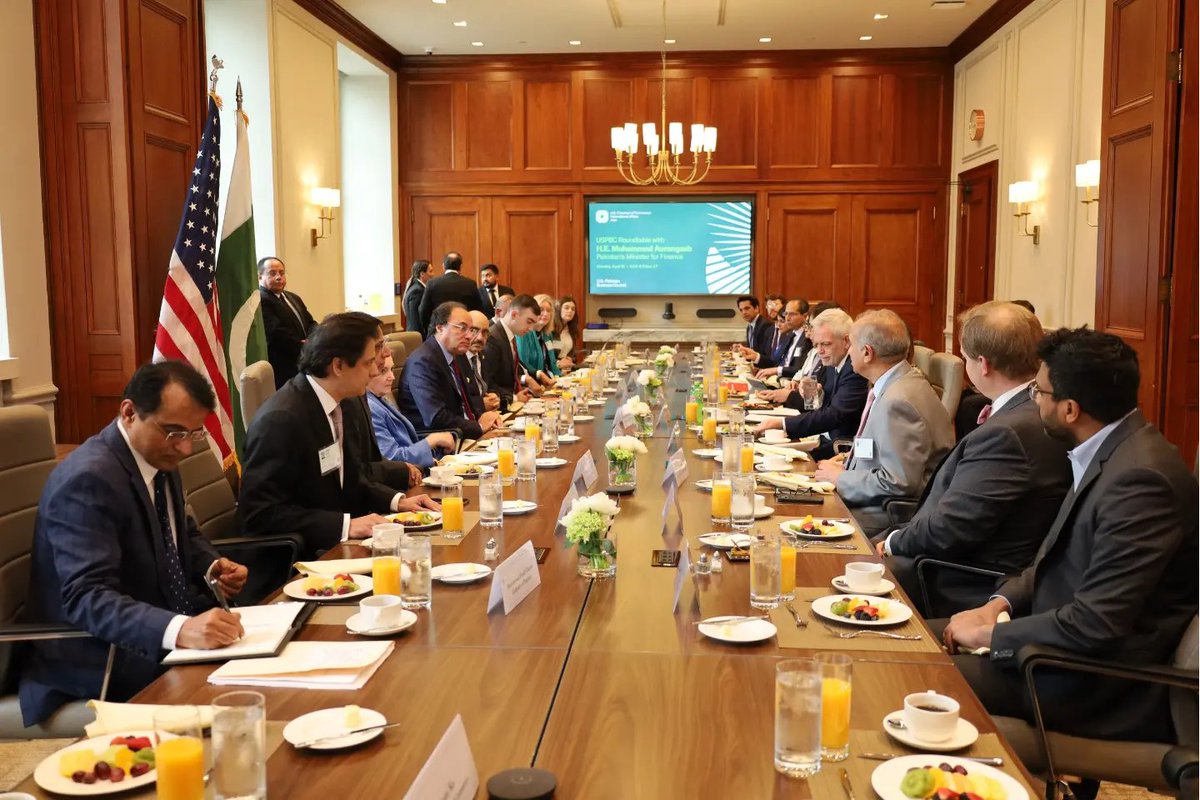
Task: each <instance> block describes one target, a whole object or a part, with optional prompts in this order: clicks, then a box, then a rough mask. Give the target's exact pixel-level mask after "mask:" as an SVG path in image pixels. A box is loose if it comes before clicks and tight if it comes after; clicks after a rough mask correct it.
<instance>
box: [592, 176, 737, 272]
mask: <svg viewBox="0 0 1200 800" xmlns="http://www.w3.org/2000/svg"><path fill="white" fill-rule="evenodd" d="M752 217H753V208H752V204H751V202H750V201H748V200H735V201H698V200H697V201H688V202H658V203H630V202H607V201H600V200H593V201H590V202H589V203H588V264H589V285H590V287H591V292H592V294H663V295H672V294H693V295H695V294H699V295H705V294H709V295H715V294H721V295H729V294H743V293H745V292H748V291H750V244H751V230H752V226H751V223H752Z"/></svg>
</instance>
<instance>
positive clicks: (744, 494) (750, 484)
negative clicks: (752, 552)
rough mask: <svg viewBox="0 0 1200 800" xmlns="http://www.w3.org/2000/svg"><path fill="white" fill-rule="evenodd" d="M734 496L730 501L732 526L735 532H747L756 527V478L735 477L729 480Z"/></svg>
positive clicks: (749, 476)
mask: <svg viewBox="0 0 1200 800" xmlns="http://www.w3.org/2000/svg"><path fill="white" fill-rule="evenodd" d="M729 483H730V486H731V487H732V489H733V496H732V497H731V498H730V501H729V517H730V524H731V525H732V526H733V529H734V530H735V531H747V530H750V528H751V527H752V526H753V525H754V476H753V475H733V476H731V477H730V478H729Z"/></svg>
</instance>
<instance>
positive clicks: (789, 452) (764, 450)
mask: <svg viewBox="0 0 1200 800" xmlns="http://www.w3.org/2000/svg"><path fill="white" fill-rule="evenodd" d="M754 452H756V453H758V454H760V455H764V456H783V457H784V458H786V459H787V460H788V461H792V460H796V461H811V460H812V459H810V458H809V457H808V453H802V452H800V451H799V450H795V449H792V448H790V447H783V446H781V445H773V444H762V443H760V442H756V443H755V444H754Z"/></svg>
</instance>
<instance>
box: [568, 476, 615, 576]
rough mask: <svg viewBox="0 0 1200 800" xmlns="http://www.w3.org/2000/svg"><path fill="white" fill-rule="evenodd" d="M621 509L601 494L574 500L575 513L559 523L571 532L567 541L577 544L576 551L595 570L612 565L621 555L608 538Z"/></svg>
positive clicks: (573, 509)
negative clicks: (614, 517)
mask: <svg viewBox="0 0 1200 800" xmlns="http://www.w3.org/2000/svg"><path fill="white" fill-rule="evenodd" d="M619 510H620V509H618V508H617V504H616V502H615V501H614V500H613V499H612V498H611V497H609V496H608V495H607V494H605V493H603V492H599V493H597V494H593V495H589V496H587V497H579V498H576V499H575V500H573V501H572V502H571V510H570V511H568V512H567V514H566V516H564V517H563V518H562V519H560V520H559V523H560V524H561V525H562V526H563V528H565V529H566V531H567V536H566V539H567V541H568V542H570V543H571V544H574V545H575V549H576V552H577V553H579V555H580V557H581V558H586V559H588V561H589V562H590V564H591V566H592V568H594V569H603V568H604V567H606V566H608V564H609V563H610V560H611V559H612V558H615V557H616V555H617V548H616V544H615V543H614V542H613V541H612V540H611V539H608V538H606V535H607V533H608V526H609V524H610V523H611V520H612V518H613V516H614V515H615V514H616V513H617V511H619Z"/></svg>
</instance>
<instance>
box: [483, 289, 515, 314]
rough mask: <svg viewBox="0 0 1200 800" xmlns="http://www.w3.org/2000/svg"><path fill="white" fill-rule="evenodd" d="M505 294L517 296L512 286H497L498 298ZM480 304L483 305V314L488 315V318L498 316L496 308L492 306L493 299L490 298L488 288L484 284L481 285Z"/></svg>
mask: <svg viewBox="0 0 1200 800" xmlns="http://www.w3.org/2000/svg"><path fill="white" fill-rule="evenodd" d="M503 294H515V292H513V290H512V287H511V286H505V285H503V284H497V285H496V298H497V299H499V298H500V295H503ZM479 302H481V303H483V313H485V314H487V318H488V319H491V318H492V317H494V316H496V307H495V306H494V305H492V298H490V297H488V291H487V288H485V287H484V286H483V284H480V285H479Z"/></svg>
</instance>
